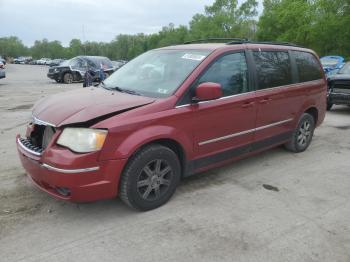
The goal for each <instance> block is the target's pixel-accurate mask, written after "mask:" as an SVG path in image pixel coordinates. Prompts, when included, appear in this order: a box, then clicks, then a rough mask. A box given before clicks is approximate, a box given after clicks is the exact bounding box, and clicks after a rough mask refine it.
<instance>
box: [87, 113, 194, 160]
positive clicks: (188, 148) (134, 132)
mask: <svg viewBox="0 0 350 262" xmlns="http://www.w3.org/2000/svg"><path fill="white" fill-rule="evenodd" d="M94 128H108V136H107V139H106V141H105V144H104V146H103V148H102V151H101V155H100V159H101V160H109V159H125V158H129V157H130V156H131V155H132V154H133V153H134V152H136V151H137V150H138V149H139V148H140V147H142V146H143V145H146V144H148V143H151V142H152V141H155V140H159V139H171V140H173V141H175V142H177V143H178V144H180V145H181V147H182V149H183V150H184V152H185V155H186V157H187V158H192V154H193V142H192V141H193V137H192V133H193V132H192V109H191V107H183V108H173V109H169V110H165V111H161V112H156V113H149V114H146V115H141V116H135V117H132V118H129V119H127V118H125V117H120V118H119V117H118V116H115V117H112V118H110V119H108V120H105V121H102V122H100V123H98V124H96V125H95V126H94Z"/></svg>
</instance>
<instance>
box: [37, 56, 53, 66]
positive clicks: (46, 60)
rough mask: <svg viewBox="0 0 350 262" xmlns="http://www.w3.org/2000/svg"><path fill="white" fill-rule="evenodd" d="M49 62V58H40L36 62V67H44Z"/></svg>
mask: <svg viewBox="0 0 350 262" xmlns="http://www.w3.org/2000/svg"><path fill="white" fill-rule="evenodd" d="M50 61H51V59H50V58H45V57H43V58H41V59H39V60H37V61H36V63H37V65H46V64H47V63H49V62H50Z"/></svg>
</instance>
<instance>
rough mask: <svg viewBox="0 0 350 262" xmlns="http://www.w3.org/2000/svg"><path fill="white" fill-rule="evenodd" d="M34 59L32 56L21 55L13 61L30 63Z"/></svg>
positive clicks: (15, 62)
mask: <svg viewBox="0 0 350 262" xmlns="http://www.w3.org/2000/svg"><path fill="white" fill-rule="evenodd" d="M32 60H33V58H32V57H31V56H20V57H17V58H15V59H13V63H14V64H22V65H24V64H29V63H30V62H31V61H32Z"/></svg>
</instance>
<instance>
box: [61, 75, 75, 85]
mask: <svg viewBox="0 0 350 262" xmlns="http://www.w3.org/2000/svg"><path fill="white" fill-rule="evenodd" d="M63 82H64V83H65V84H71V83H73V75H72V74H71V73H65V74H64V76H63Z"/></svg>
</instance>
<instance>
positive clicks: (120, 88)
mask: <svg viewBox="0 0 350 262" xmlns="http://www.w3.org/2000/svg"><path fill="white" fill-rule="evenodd" d="M326 93H327V84H326V79H325V77H324V74H323V70H322V67H321V64H320V61H319V59H318V57H317V55H316V54H315V53H314V52H313V51H311V50H309V49H305V48H301V47H298V46H295V45H292V44H279V43H253V42H248V41H243V40H242V41H239V40H235V41H233V42H229V43H226V44H223V43H215V44H213V43H201V44H195V43H190V44H184V45H178V46H170V47H165V48H160V49H156V50H152V51H148V52H146V53H144V54H142V55H140V56H138V57H136V58H135V59H134V60H132V61H130V62H129V63H127V64H126V65H125V66H123V67H122V68H121V69H119V70H118V71H116V72H115V73H113V74H112V75H111V76H110V77H109V78H107V79H106V80H105V81H104V82H102V83H101V84H100V85H99V86H98V87H92V88H85V89H80V90H75V91H70V92H65V93H61V94H56V95H54V96H51V97H48V98H44V99H42V100H40V101H38V102H37V103H36V105H35V106H34V109H33V114H32V121H31V122H30V123H29V125H28V128H27V132H26V134H25V136H20V135H17V139H16V141H17V148H18V152H19V156H20V159H21V161H22V164H23V167H24V168H25V170H26V171H27V173H28V174H29V177H30V178H31V179H32V180H33V182H34V183H35V184H36V185H37V186H38V187H39V188H40V189H42V190H43V191H46V192H47V193H49V194H50V195H53V196H55V197H57V198H60V199H64V200H70V201H76V202H86V201H95V200H99V199H107V198H114V197H116V196H117V195H119V197H120V198H121V199H122V200H123V201H124V202H125V203H126V204H128V205H129V206H131V207H133V208H136V209H138V210H150V209H154V208H156V207H159V206H160V205H162V204H164V203H165V202H167V201H168V200H169V199H170V197H171V196H172V195H173V194H174V192H175V189H176V187H177V185H178V183H179V181H180V180H181V178H183V177H186V176H189V175H191V174H195V173H198V172H201V171H204V170H207V169H210V168H213V167H217V166H220V165H223V164H225V163H229V162H232V161H234V160H237V159H240V158H242V157H246V156H248V155H251V154H255V153H257V152H261V151H263V150H266V149H269V148H272V147H276V146H279V145H285V147H286V148H287V149H288V150H290V151H292V152H302V151H304V150H305V149H306V148H307V147H308V146H309V144H310V142H311V140H312V136H313V132H314V129H315V127H317V126H318V125H320V124H321V123H322V121H323V120H324V117H325V111H326Z"/></svg>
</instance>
